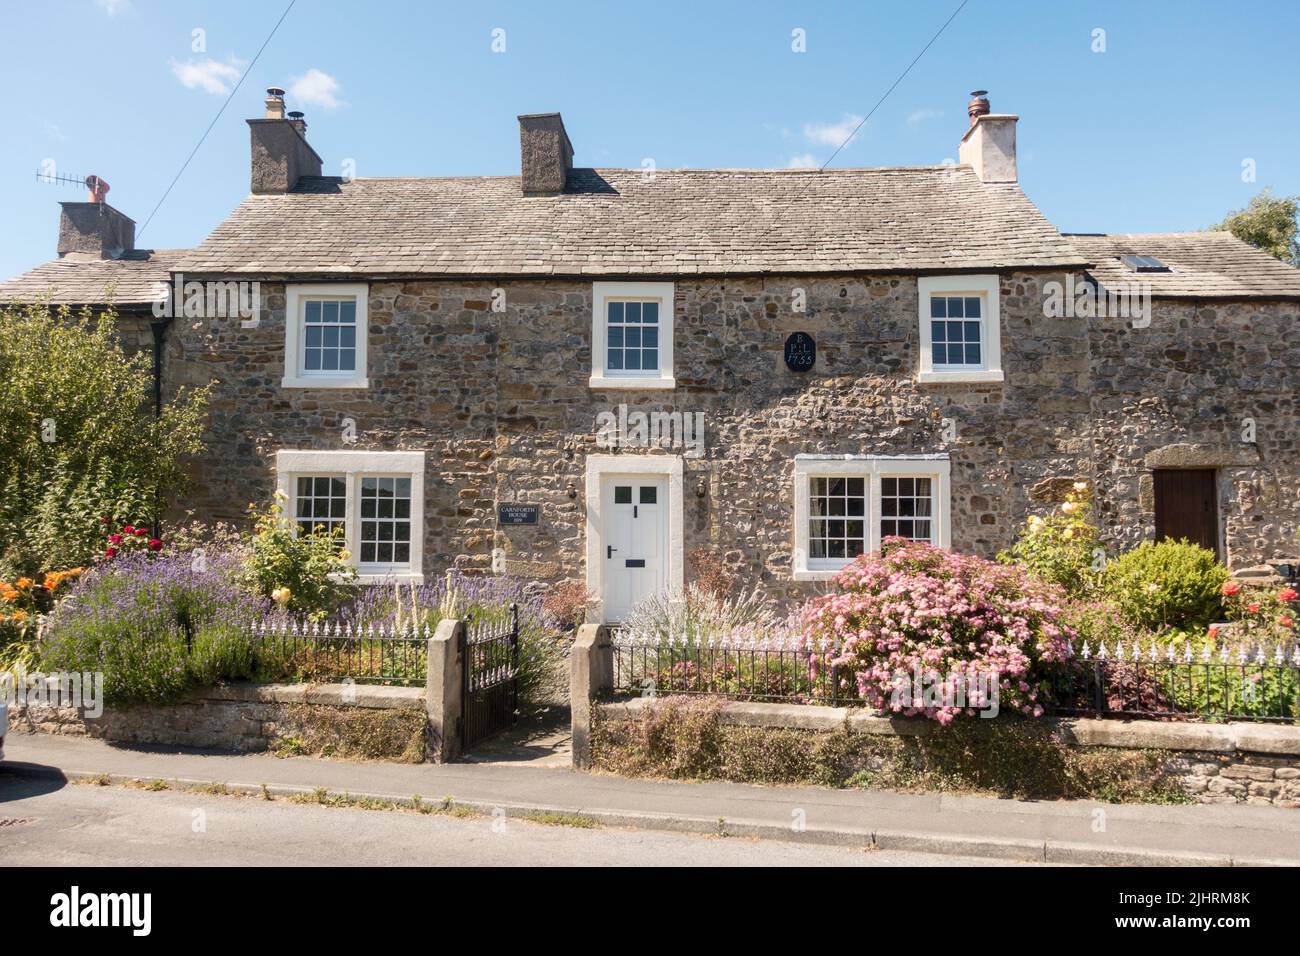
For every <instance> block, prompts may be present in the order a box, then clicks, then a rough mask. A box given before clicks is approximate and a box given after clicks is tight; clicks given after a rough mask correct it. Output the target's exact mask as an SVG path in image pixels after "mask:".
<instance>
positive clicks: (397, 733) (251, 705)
mask: <svg viewBox="0 0 1300 956" xmlns="http://www.w3.org/2000/svg"><path fill="white" fill-rule="evenodd" d="M9 721H10V727H11V728H12V730H13V731H15V732H21V731H24V730H26V731H30V732H36V733H50V734H70V735H74V736H85V737H95V738H99V739H103V740H109V741H113V742H115V743H127V744H144V745H160V746H169V747H198V748H206V749H215V750H226V751H234V752H237V753H250V752H258V751H264V750H277V751H282V752H291V753H301V752H313V753H325V754H326V755H331V756H365V757H371V758H379V759H392V760H403V761H407V762H411V761H419V760H422V759H423V758H424V749H425V748H424V732H423V729H422V728H423V725H424V721H425V695H424V689H423V688H404V687H365V686H360V685H319V686H311V685H301V684H298V685H262V686H257V685H231V686H227V687H215V688H209V689H207V690H204V691H202V692H200V693H198V694H196V695H195V696H193V697H192V698H190V699H188V700H185V701H182V702H179V703H175V704H170V705H165V706H136V707H121V708H106V709H105V711H104V713H103V714H102V716H100V717H98V718H93V719H92V718H87V717H83V716H82V715H81V714H80V713H78V711H77V710H75V709H74V708H70V707H53V706H47V705H37V704H32V705H29V706H27V707H24V708H21V709H12V710H11V711H10V715H9ZM417 738H418V739H417ZM417 743H418V746H417ZM359 751H364V752H359Z"/></svg>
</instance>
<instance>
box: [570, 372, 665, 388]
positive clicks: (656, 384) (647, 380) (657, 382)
mask: <svg viewBox="0 0 1300 956" xmlns="http://www.w3.org/2000/svg"><path fill="white" fill-rule="evenodd" d="M587 384H588V386H590V387H591V388H625V389H643V390H648V389H670V388H676V387H677V380H676V379H675V378H673V377H672V376H671V375H669V376H661V377H658V378H656V377H653V376H649V375H647V376H645V377H644V378H640V377H637V376H635V375H628V376H612V375H593V376H592V377H591V380H590V381H588V382H587Z"/></svg>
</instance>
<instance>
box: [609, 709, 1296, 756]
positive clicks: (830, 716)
mask: <svg viewBox="0 0 1300 956" xmlns="http://www.w3.org/2000/svg"><path fill="white" fill-rule="evenodd" d="M654 702H655V700H654V698H646V697H638V698H634V699H631V700H625V701H614V702H605V703H602V704H600V705H599V712H600V716H601V717H604V718H605V719H607V720H634V719H636V718H637V717H639V716H640V715H641V714H643V713H644V712H645V711H646V710H647V709H648V708H649V707H650V706H651V705H652V704H653V703H654ZM722 719H723V721H724V722H725V723H728V724H736V725H740V726H746V727H787V728H791V729H794V730H821V731H836V730H847V731H848V732H849V733H859V734H882V735H894V736H905V737H918V736H922V735H924V734H930V733H934V732H935V731H936V730H938V729H939V724H937V723H936V722H935V721H932V720H924V719H921V718H916V717H889V716H884V715H881V714H879V713H876V712H873V711H867V710H863V709H862V708H858V707H851V708H850V707H821V706H816V705H808V704H768V703H751V702H745V701H725V702H723V704H722ZM1050 723H1051V726H1053V727H1054V728H1055V729H1056V731H1057V733H1059V734H1060V735H1061V737H1062V739H1064V740H1065V741H1066V742H1068V743H1071V744H1075V745H1077V746H1081V747H1125V748H1142V749H1152V750H1189V751H1200V752H1210V753H1235V752H1244V753H1258V754H1272V755H1283V756H1291V755H1300V726H1295V725H1291V724H1265V723H1249V722H1240V723H1227V724H1203V723H1193V722H1189V721H1168V720H1097V719H1090V718H1067V719H1061V720H1054V721H1051V722H1050Z"/></svg>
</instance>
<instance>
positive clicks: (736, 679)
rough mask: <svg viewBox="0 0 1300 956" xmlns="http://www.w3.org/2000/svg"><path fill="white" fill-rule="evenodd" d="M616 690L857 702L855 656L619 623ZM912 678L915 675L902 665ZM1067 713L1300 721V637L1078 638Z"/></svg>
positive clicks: (1066, 678)
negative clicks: (1270, 640) (835, 660)
mask: <svg viewBox="0 0 1300 956" xmlns="http://www.w3.org/2000/svg"><path fill="white" fill-rule="evenodd" d="M612 656H613V670H614V674H613V692H614V694H615V695H616V696H640V697H647V696H668V695H673V694H687V695H709V696H715V697H723V698H727V699H731V700H746V701H766V702H780V703H803V704H824V705H830V706H861V705H862V704H863V701H862V700H861V698H860V697H859V695H858V692H857V685H856V678H855V675H854V673H853V670H852V668H851V667H849V666H844V667H838V666H834V665H832V664H830V663H828V659H829V658H831V657H833V655H827V654H825V653H822V652H819V651H815V650H811V649H809V648H807V647H805V646H801V645H800V643H799V642H798V641H797V639H793V638H791V639H787V640H768V641H764V640H763V639H761V638H760V639H753V640H742V641H732V642H723V641H718V642H708V641H688V640H681V639H678V640H669V639H666V638H665V639H661V640H653V639H648V638H633V637H630V636H628V635H627V634H626V632H622V633H620V632H617V631H616V632H615V634H614V637H613V642H612ZM904 676H906V677H908V678H910V677H911V676H912V675H911V674H907V675H904ZM1047 683H1048V688H1047V690H1048V694H1047V695H1046V696H1047V700H1048V701H1049V702H1050V711H1051V712H1052V713H1055V714H1058V715H1064V716H1094V717H1118V718H1124V717H1149V718H1165V719H1181V720H1267V721H1296V722H1300V647H1298V646H1296V645H1294V644H1285V645H1267V646H1266V645H1246V644H1237V645H1231V646H1228V645H1224V644H1218V645H1207V646H1206V647H1199V648H1195V649H1193V648H1191V647H1189V646H1179V647H1174V646H1172V645H1169V646H1165V645H1155V644H1142V645H1134V644H1129V645H1110V646H1098V647H1095V648H1094V647H1090V646H1089V645H1087V644H1086V643H1081V644H1079V645H1078V646H1076V648H1075V649H1074V651H1073V655H1072V657H1071V658H1070V659H1069V660H1067V661H1064V662H1062V663H1061V664H1059V665H1057V666H1056V667H1055V668H1054V669H1053V670H1052V671H1051V672H1050V676H1049V677H1048V679H1047Z"/></svg>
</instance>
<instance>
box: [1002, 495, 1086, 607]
mask: <svg viewBox="0 0 1300 956" xmlns="http://www.w3.org/2000/svg"><path fill="white" fill-rule="evenodd" d="M1096 548H1097V526H1096V525H1095V524H1094V523H1093V521H1092V502H1091V496H1090V495H1089V493H1088V484H1087V482H1083V481H1077V482H1075V483H1074V487H1073V488H1072V489H1071V490H1070V491H1069V492H1068V493H1067V494H1066V498H1065V501H1063V502H1061V505H1060V507H1059V508H1058V509H1057V510H1055V511H1053V512H1051V513H1050V514H1049V515H1048V516H1047V517H1046V518H1043V517H1039V516H1038V515H1033V516H1031V517H1030V518H1029V519H1028V521H1026V522H1025V527H1024V529H1023V530H1022V531H1021V532H1020V537H1019V538H1018V539H1017V540H1016V543H1015V544H1013V545H1012V546H1011V547H1010V548H1009V549H1008V550H1006V551H1003V552H1002V553H1001V554H999V555H998V560H999V561H1001V562H1002V563H1004V564H1019V565H1023V566H1024V567H1025V568H1027V569H1028V570H1029V572H1030V573H1031V574H1035V575H1037V576H1038V577H1040V578H1042V579H1043V580H1044V581H1050V582H1051V583H1052V584H1059V585H1060V586H1061V587H1063V588H1064V589H1065V592H1066V594H1068V595H1070V596H1071V597H1083V596H1087V595H1091V594H1093V593H1094V592H1095V591H1096V586H1097V577H1098V571H1097V570H1095V569H1094V564H1095V560H1096V559H1095V558H1094V551H1095V550H1096Z"/></svg>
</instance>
